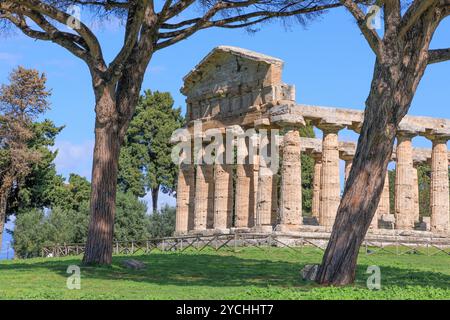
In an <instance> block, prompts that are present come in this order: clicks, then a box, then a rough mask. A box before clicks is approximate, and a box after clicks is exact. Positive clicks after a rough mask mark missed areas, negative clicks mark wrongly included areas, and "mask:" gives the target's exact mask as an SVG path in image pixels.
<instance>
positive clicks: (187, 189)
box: [175, 164, 195, 235]
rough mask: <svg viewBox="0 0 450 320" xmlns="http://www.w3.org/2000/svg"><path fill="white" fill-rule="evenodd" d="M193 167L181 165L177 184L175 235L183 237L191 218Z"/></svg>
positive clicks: (193, 181)
mask: <svg viewBox="0 0 450 320" xmlns="http://www.w3.org/2000/svg"><path fill="white" fill-rule="evenodd" d="M194 171H195V170H194V166H193V165H192V164H181V166H180V170H179V172H178V183H177V209H176V222H175V235H183V234H186V233H187V232H188V231H189V227H190V226H189V220H190V219H189V218H190V216H191V217H192V211H193V210H192V209H191V208H193V204H194V201H192V200H193V194H194V185H195V179H194Z"/></svg>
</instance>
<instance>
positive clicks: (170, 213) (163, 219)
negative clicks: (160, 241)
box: [149, 205, 176, 238]
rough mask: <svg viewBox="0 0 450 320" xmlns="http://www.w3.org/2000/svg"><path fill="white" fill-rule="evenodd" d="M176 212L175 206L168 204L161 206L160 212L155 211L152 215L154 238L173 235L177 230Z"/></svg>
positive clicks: (152, 234)
mask: <svg viewBox="0 0 450 320" xmlns="http://www.w3.org/2000/svg"><path fill="white" fill-rule="evenodd" d="M175 213H176V210H175V208H174V207H169V206H168V205H166V206H164V207H163V208H161V211H159V212H158V211H156V212H153V213H152V214H151V215H150V228H149V233H150V236H151V237H152V238H163V237H171V236H172V235H173V233H174V231H175Z"/></svg>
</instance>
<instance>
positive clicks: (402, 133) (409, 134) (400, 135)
mask: <svg viewBox="0 0 450 320" xmlns="http://www.w3.org/2000/svg"><path fill="white" fill-rule="evenodd" d="M416 136H417V133H416V132H413V131H409V130H398V131H397V140H401V141H404V140H411V139H412V138H414V137H416Z"/></svg>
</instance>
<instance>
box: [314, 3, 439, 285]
mask: <svg viewBox="0 0 450 320" xmlns="http://www.w3.org/2000/svg"><path fill="white" fill-rule="evenodd" d="M399 4H400V2H398V1H387V2H385V5H384V19H385V33H384V37H383V40H382V46H381V49H380V51H379V53H378V54H379V56H378V58H377V61H376V63H375V70H374V75H373V80H372V85H371V89H370V94H369V97H368V99H367V101H366V110H365V113H364V123H363V126H362V129H361V134H360V136H359V140H358V147H357V149H356V154H355V157H354V159H353V165H352V169H351V171H350V176H349V178H348V180H347V182H346V185H345V190H344V195H343V197H342V200H341V203H340V206H339V209H338V212H337V216H336V220H335V223H334V226H333V231H332V233H331V237H330V241H329V242H328V246H327V249H326V251H325V254H324V256H323V260H322V264H321V266H320V268H319V271H318V274H317V278H316V281H317V282H318V283H321V284H325V285H346V284H350V283H353V282H354V280H355V274H356V261H357V258H358V253H359V248H360V246H361V243H362V241H363V240H364V237H365V235H366V233H367V230H368V229H369V226H370V224H371V222H372V219H373V217H374V215H375V212H376V210H377V207H378V203H379V201H380V197H381V193H382V191H383V187H384V178H385V176H386V172H387V166H388V164H389V160H390V158H391V155H392V149H393V146H394V141H395V138H396V135H397V130H398V125H399V123H400V121H401V120H402V119H403V117H404V116H405V115H406V113H407V112H408V110H409V107H410V105H411V102H412V99H413V97H414V94H415V92H416V90H417V86H418V85H419V83H420V80H421V79H422V77H423V74H424V72H425V69H426V67H427V64H428V50H429V45H430V41H431V39H432V38H433V33H434V31H435V30H436V27H437V25H438V24H439V12H438V11H436V10H434V7H430V8H429V10H428V11H427V13H426V14H424V15H423V16H422V17H421V18H420V19H419V20H418V21H417V22H416V23H415V24H414V26H413V27H412V28H411V29H409V30H408V31H407V33H406V34H405V35H404V36H402V37H399V30H400V28H401V15H400V5H399Z"/></svg>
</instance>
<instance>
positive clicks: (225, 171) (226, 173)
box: [214, 164, 233, 233]
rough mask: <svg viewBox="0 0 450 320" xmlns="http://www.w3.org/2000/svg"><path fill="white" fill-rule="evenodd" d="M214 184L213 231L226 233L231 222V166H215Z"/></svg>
mask: <svg viewBox="0 0 450 320" xmlns="http://www.w3.org/2000/svg"><path fill="white" fill-rule="evenodd" d="M214 183H215V184H214V229H215V230H216V231H217V232H220V233H227V232H229V229H230V228H231V227H232V222H233V221H232V219H233V166H232V165H229V164H216V165H215V167H214Z"/></svg>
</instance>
